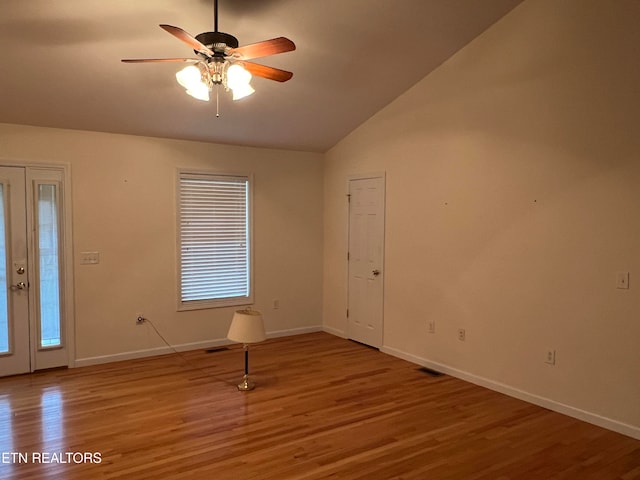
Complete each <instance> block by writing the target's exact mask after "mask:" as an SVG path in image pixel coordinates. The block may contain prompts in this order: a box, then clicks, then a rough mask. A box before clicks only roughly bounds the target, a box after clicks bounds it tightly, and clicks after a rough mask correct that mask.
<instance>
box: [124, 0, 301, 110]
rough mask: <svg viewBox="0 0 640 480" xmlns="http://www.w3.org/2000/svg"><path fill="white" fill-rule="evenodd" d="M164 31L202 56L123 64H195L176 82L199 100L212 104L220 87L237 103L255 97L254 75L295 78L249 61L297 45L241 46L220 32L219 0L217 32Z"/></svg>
mask: <svg viewBox="0 0 640 480" xmlns="http://www.w3.org/2000/svg"><path fill="white" fill-rule="evenodd" d="M160 28H162V29H163V30H165V31H166V32H168V33H170V34H171V35H173V36H174V37H176V38H177V39H179V40H181V41H182V42H184V43H186V44H187V45H188V46H189V47H191V48H192V49H193V50H194V52H195V53H196V55H198V57H197V58H125V59H122V61H123V62H125V63H151V62H193V65H190V66H187V67H186V68H184V69H182V70H180V71H179V72H178V73H176V79H177V80H178V83H180V85H182V86H183V87H185V89H186V90H187V93H188V94H189V95H191V96H193V97H194V98H197V99H198V100H205V101H208V100H209V92H210V91H211V90H212V89H213V87H218V86H220V85H222V86H223V87H224V89H225V90H232V92H233V99H234V100H239V99H240V98H244V97H246V96H247V95H251V94H252V93H253V92H254V91H255V90H254V89H253V87H252V86H251V85H250V84H249V82H250V81H251V75H255V76H257V77H262V78H266V79H268V80H275V81H277V82H286V81H287V80H290V79H291V77H293V73H291V72H288V71H286V70H280V69H279V68H274V67H268V66H266V65H260V64H258V63H254V62H249V61H247V60H251V59H254V58H260V57H267V56H269V55H275V54H278V53H285V52H290V51H292V50H295V49H296V46H295V44H294V43H293V42H292V41H291V40H289V39H288V38H285V37H277V38H272V39H271V40H264V41H262V42H257V43H252V44H249V45H244V46H239V43H238V39H237V38H236V37H234V36H233V35H229V34H228V33H224V32H219V31H218V0H214V31H213V32H204V33H200V34H198V35H196V36H195V37H194V36H192V35H191V34H189V33H187V32H186V31H184V30H183V29H181V28H180V27H174V26H173V25H166V24H162V25H160ZM216 98H217V88H216ZM218 116H219V114H218Z"/></svg>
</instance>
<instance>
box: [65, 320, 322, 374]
mask: <svg viewBox="0 0 640 480" xmlns="http://www.w3.org/2000/svg"><path fill="white" fill-rule="evenodd" d="M321 331H322V327H320V326H314V327H301V328H290V329H287V330H275V331H273V332H267V338H279V337H290V336H292V335H302V334H304V333H314V332H321ZM232 343H233V342H230V341H229V340H227V339H226V338H220V339H216V340H206V341H203V342H193V343H183V344H180V345H172V346H171V347H169V346H167V345H165V346H162V347H154V348H148V349H145V350H134V351H131V352H124V353H115V354H112V355H102V356H99V357H87V358H78V359H76V360H75V362H74V367H86V366H89V365H98V364H101V363H110V362H121V361H123V360H133V359H136V358H144V357H153V356H156V355H167V354H169V353H174V352H176V351H177V352H186V351H189V350H198V349H206V348H214V347H221V346H223V345H231V344H232Z"/></svg>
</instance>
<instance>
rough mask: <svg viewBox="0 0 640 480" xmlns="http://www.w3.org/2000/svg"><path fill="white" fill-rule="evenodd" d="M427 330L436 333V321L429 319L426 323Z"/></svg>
mask: <svg viewBox="0 0 640 480" xmlns="http://www.w3.org/2000/svg"><path fill="white" fill-rule="evenodd" d="M427 331H428V332H429V333H436V321H435V320H429V322H428V323H427Z"/></svg>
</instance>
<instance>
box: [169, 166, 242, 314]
mask: <svg viewBox="0 0 640 480" xmlns="http://www.w3.org/2000/svg"><path fill="white" fill-rule="evenodd" d="M250 199H251V195H250V182H249V177H247V176H235V175H215V174H205V173H191V172H180V173H179V181H178V231H179V275H180V281H179V286H180V288H179V290H180V292H179V308H180V309H196V308H208V307H216V306H227V305H244V304H247V303H251V302H252V299H251V296H252V292H251V268H250V264H251V242H250V233H251V232H250V224H251V222H250V210H251V209H250V203H251V202H250Z"/></svg>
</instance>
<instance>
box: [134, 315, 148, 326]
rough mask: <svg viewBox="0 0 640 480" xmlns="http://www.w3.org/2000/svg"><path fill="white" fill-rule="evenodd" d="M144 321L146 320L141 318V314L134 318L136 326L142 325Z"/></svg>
mask: <svg viewBox="0 0 640 480" xmlns="http://www.w3.org/2000/svg"><path fill="white" fill-rule="evenodd" d="M145 320H146V318H144V317H143V316H142V314H139V315H138V316H137V317H136V325H142V324H143V323H144V321H145Z"/></svg>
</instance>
